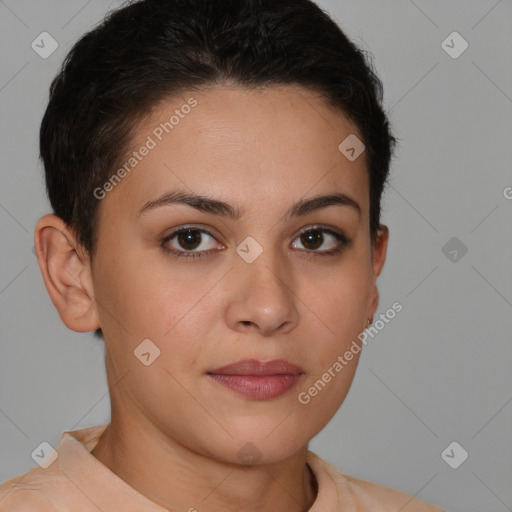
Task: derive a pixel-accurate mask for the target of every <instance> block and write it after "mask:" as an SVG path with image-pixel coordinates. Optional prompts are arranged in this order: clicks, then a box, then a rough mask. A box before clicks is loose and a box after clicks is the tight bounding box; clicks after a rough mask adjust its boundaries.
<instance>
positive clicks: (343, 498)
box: [308, 452, 443, 512]
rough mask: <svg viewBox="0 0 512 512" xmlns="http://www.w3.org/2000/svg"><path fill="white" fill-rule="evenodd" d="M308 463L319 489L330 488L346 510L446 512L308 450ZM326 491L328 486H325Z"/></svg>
mask: <svg viewBox="0 0 512 512" xmlns="http://www.w3.org/2000/svg"><path fill="white" fill-rule="evenodd" d="M308 464H309V465H310V467H312V469H313V472H314V473H315V476H316V477H317V480H318V481H319V486H320V488H321V487H322V485H323V486H324V488H325V487H331V488H332V491H333V492H329V490H327V491H328V492H329V496H330V497H331V496H332V498H334V496H336V498H334V499H337V500H338V503H339V504H340V505H343V506H344V507H345V508H346V509H347V510H353V511H357V512H359V511H361V512H362V511H372V512H396V511H397V510H400V511H401V512H443V510H442V509H440V508H438V507H436V506H434V505H431V504H429V503H426V502H424V501H422V500H419V499H417V498H415V497H414V496H411V495H410V494H407V493H405V492H403V491H399V490H398V489H393V488H390V487H384V486H382V485H379V484H376V483H373V482H369V481H367V480H361V479H358V478H355V477H352V476H349V475H345V474H343V473H341V472H340V471H338V470H337V469H336V468H335V467H334V466H332V465H331V464H329V463H328V462H327V461H325V460H323V459H322V458H320V457H319V456H318V455H316V454H315V453H313V452H308ZM324 490H325V489H324Z"/></svg>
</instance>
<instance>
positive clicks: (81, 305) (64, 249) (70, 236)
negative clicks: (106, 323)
mask: <svg viewBox="0 0 512 512" xmlns="http://www.w3.org/2000/svg"><path fill="white" fill-rule="evenodd" d="M34 248H35V252H36V256H37V261H38V263H39V268H40V270H41V274H42V276H43V281H44V284H45V286H46V289H47V291H48V294H49V295H50V298H51V300H52V302H53V305H54V306H55V308H56V309H57V311H58V313H59V316H60V318H61V320H62V322H63V323H64V324H65V325H66V326H67V327H68V328H69V329H71V330H73V331H77V332H89V331H95V330H96V329H98V328H99V327H100V326H99V322H98V315H97V313H96V305H95V301H94V290H93V289H92V280H91V275H90V272H91V269H90V262H89V258H88V257H87V255H86V253H85V251H83V250H80V245H79V244H78V242H77V240H76V237H75V235H74V233H73V232H72V231H71V230H70V229H69V227H68V226H67V225H66V223H65V222H64V221H63V220H62V219H60V218H59V217H57V216H55V215H45V216H44V217H42V218H41V219H40V220H39V222H38V223H37V225H36V229H35V233H34Z"/></svg>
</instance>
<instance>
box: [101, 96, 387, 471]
mask: <svg viewBox="0 0 512 512" xmlns="http://www.w3.org/2000/svg"><path fill="white" fill-rule="evenodd" d="M191 97H192V98H193V100H190V98H191ZM185 105H189V107H190V108H188V107H185ZM172 116H174V118H173V119H171V118H172ZM170 119H171V121H169V120H170ZM177 119H179V120H178V121H177V122H176V120H177ZM165 122H168V125H165ZM161 123H162V124H161ZM163 127H165V128H166V129H165V128H163ZM351 134H355V135H356V136H357V137H358V138H359V139H362V137H361V136H360V134H359V132H358V130H357V129H356V127H355V126H354V125H353V124H352V123H350V122H349V121H348V120H347V119H346V118H345V117H344V116H343V115H341V114H340V113H339V112H338V111H335V110H334V109H333V108H332V107H329V106H328V105H327V104H325V103H324V102H323V101H322V99H321V98H319V97H318V95H317V94H315V93H313V92H310V91H308V90H306V89H302V88H298V87H291V86H283V87H272V88H269V89H267V90H259V91H256V90H252V91H251V90H247V89H241V88H234V87H233V88H231V87H220V86H219V87H217V88H210V89H204V90H202V91H201V92H197V93H194V94H190V95H184V96H182V97H179V98H174V99H172V100H167V101H165V102H162V103H161V104H159V105H158V106H157V107H155V109H154V110H153V112H152V114H151V116H150V117H148V118H147V119H146V120H145V121H144V122H143V123H142V124H141V125H140V126H138V128H137V133H136V135H135V137H134V138H133V140H132V144H131V148H132V149H131V150H130V154H129V155H128V156H127V158H126V162H127V163H128V165H127V166H126V169H130V171H129V172H126V173H123V172H121V173H120V174H121V177H122V179H121V180H120V181H119V180H116V181H115V185H112V186H108V185H107V187H106V189H108V192H106V194H105V197H104V198H103V199H102V200H101V201H100V222H99V228H98V244H97V250H96V253H95V256H94V259H93V262H92V267H91V275H92V286H93V288H94V296H95V299H96V305H95V308H96V312H97V316H98V319H99V320H98V321H99V325H100V326H101V328H102V330H103V334H104V337H105V344H106V350H107V354H108V357H107V360H108V363H107V371H108V372H109V378H110V379H111V383H112V384H114V383H116V382H118V381H119V380H120V379H121V378H122V380H120V382H119V383H118V384H117V385H116V386H115V388H114V389H113V390H112V395H111V396H112V400H113V402H115V404H116V406H117V407H119V408H120V409H121V410H120V411H119V414H120V415H122V414H125V415H130V416H131V418H132V420H133V418H140V420H141V421H142V420H147V419H149V420H151V422H153V424H155V425H158V427H159V428H160V429H161V430H162V432H164V433H165V434H166V435H168V436H171V437H172V438H174V439H176V440H177V441H178V442H179V443H180V444H182V445H184V446H187V447H189V448H190V449H192V450H194V451H195V452H197V453H200V454H204V455H207V456H209V457H214V458H215V459H218V460H222V461H227V462H232V463H239V462H240V460H241V458H240V457H241V453H240V450H241V449H242V450H244V449H245V450H249V451H250V450H254V452H255V453H258V458H259V460H260V462H261V463H271V462H275V461H279V460H282V459H284V458H286V457H287V456H290V455H291V454H293V453H295V452H297V450H299V449H300V448H303V447H304V446H305V445H307V443H308V442H309V440H310V439H311V438H312V437H314V435H315V434H316V433H318V432H319V431H320V430H321V429H322V428H323V427H324V426H325V425H326V424H327V422H328V421H329V420H330V419H331V417H332V416H333V415H334V414H335V412H336V411H337V409H338V407H339V406H340V405H341V403H342V402H343V400H344V398H345V396H346V394H347V392H348V389H349V387H350V384H351V382H352V379H353V376H354V372H355V369H356V366H357V361H358V358H359V353H358V351H357V350H354V349H353V350H352V353H353V358H352V360H350V361H349V362H346V364H344V365H343V368H342V370H339V366H336V365H335V363H336V361H338V362H339V359H338V357H339V356H343V355H344V354H345V352H347V351H348V350H349V349H350V347H355V346H358V345H359V346H360V342H359V341H358V338H357V337H358V335H359V334H360V333H361V332H362V331H363V329H364V328H365V327H366V325H367V319H368V317H371V316H372V315H373V313H374V311H375V308H376V305H377V302H376V301H377V291H376V287H375V281H376V276H377V275H378V273H379V272H380V268H381V266H382V264H383V259H384V255H385V242H380V245H379V244H378V245H377V246H376V248H375V251H374V254H373V255H372V251H371V244H370V236H369V180H368V174H367V169H366V160H365V155H364V153H363V154H362V155H361V156H359V157H358V158H356V159H355V160H353V161H351V160H349V159H348V158H346V157H345V156H344V154H342V153H341V152H340V150H339V149H338V146H339V145H340V143H341V142H342V141H343V140H344V139H346V137H348V136H349V135H351ZM144 146H145V147H146V148H147V150H141V149H140V148H141V147H144ZM133 150H135V151H137V155H136V156H134V155H133V153H132V151H133ZM130 156H132V157H133V158H134V159H135V160H136V161H135V160H132V161H129V160H128V159H129V157H130ZM130 162H131V163H130ZM112 183H114V182H112ZM177 193H181V194H182V196H181V199H183V197H184V195H190V197H193V195H196V196H206V197H207V198H208V199H209V200H210V202H209V201H206V200H203V201H200V200H197V199H196V200H191V201H189V203H190V204H187V202H186V201H185V202H179V201H176V198H177V197H178V198H179V196H176V194H177ZM321 196H331V199H330V200H324V201H323V202H322V201H317V202H311V199H313V198H318V197H321ZM173 198H174V201H173ZM212 201H213V202H212ZM221 202H222V204H220V203H221ZM224 203H225V204H224ZM194 205H195V206H194ZM297 205H298V206H297ZM308 206H309V207H308ZM184 228H187V230H188V231H182V232H181V233H180V230H183V229H184ZM144 340H146V341H144ZM148 340H150V341H148ZM354 341H355V342H356V343H357V345H354ZM141 343H142V345H141ZM134 352H135V353H134ZM136 354H138V356H139V357H137V355H136ZM141 354H143V355H141ZM141 360H142V361H141ZM244 360H252V361H253V363H254V361H256V362H261V363H265V362H269V361H274V360H281V361H285V362H287V363H288V366H286V364H284V363H281V364H276V365H274V366H273V365H268V366H264V365H261V366H258V365H257V364H255V363H254V364H253V365H252V366H251V365H249V366H243V365H242V366H239V367H237V368H235V369H234V370H233V369H231V370H226V372H225V373H224V374H221V373H220V372H215V371H214V370H217V369H219V368H221V367H224V366H226V365H229V364H232V363H236V362H239V361H244ZM292 365H293V366H292ZM329 370H330V371H329ZM258 371H260V373H258ZM261 372H262V373H261ZM326 373H327V374H329V376H330V379H328V378H327V377H325V374H326ZM233 374H237V375H233ZM263 374H265V375H263ZM278 374H279V375H278ZM123 377H124V378H123ZM319 379H320V380H321V381H322V382H323V385H322V384H319V383H318V381H319ZM315 383H317V385H316V387H315ZM311 388H315V389H316V392H315V391H310V390H311ZM248 443H252V445H254V447H255V448H254V447H252V445H249V444H248ZM248 447H249V448H248ZM242 453H243V452H242ZM249 455H250V454H249ZM253 455H254V454H253Z"/></svg>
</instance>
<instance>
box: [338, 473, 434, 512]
mask: <svg viewBox="0 0 512 512" xmlns="http://www.w3.org/2000/svg"><path fill="white" fill-rule="evenodd" d="M340 475H341V477H342V478H343V479H344V480H345V482H346V485H347V487H348V488H349V489H350V490H351V492H352V493H353V495H354V498H353V499H354V501H356V502H361V504H363V503H364V504H365V505H366V504H367V503H368V505H370V504H371V505H372V506H374V505H377V504H378V505H379V506H380V507H382V510H383V511H384V510H385V511H388V510H389V511H391V510H397V509H398V510H400V511H401V512H443V511H442V509H440V508H438V507H436V506H434V505H432V504H430V503H426V502H425V501H422V500H420V499H418V498H416V497H414V496H412V495H410V494H408V493H406V492H403V491H399V490H398V489H393V488H390V487H384V486H382V485H379V484H376V483H374V482H369V481H367V480H360V479H358V478H354V477H351V476H349V475H343V474H341V473H340ZM368 505H367V506H368ZM368 510H374V509H373V508H371V509H370V508H368ZM379 510H380V509H379Z"/></svg>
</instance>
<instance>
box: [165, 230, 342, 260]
mask: <svg viewBox="0 0 512 512" xmlns="http://www.w3.org/2000/svg"><path fill="white" fill-rule="evenodd" d="M203 235H206V236H207V237H209V238H210V239H211V240H215V238H214V237H213V235H211V234H210V233H209V232H208V231H205V230H204V229H199V228H193V227H188V228H180V229H178V230H176V231H174V232H173V233H171V234H170V235H168V236H167V237H165V238H164V239H163V240H162V247H163V248H164V250H165V251H167V252H169V253H172V254H174V255H176V256H177V257H180V258H183V257H184V258H199V257H202V256H204V255H207V254H209V253H211V252H214V251H217V250H219V249H214V248H212V247H213V246H210V247H208V244H206V247H204V246H203V242H204V241H203ZM325 235H327V240H329V239H330V240H331V244H330V247H329V246H328V247H327V248H326V250H323V251H318V250H317V249H318V248H319V247H322V246H323V245H324V244H325V240H326V236H325ZM174 239H176V242H177V243H178V247H176V246H175V245H172V243H171V242H172V241H174ZM296 240H299V241H300V243H301V244H302V245H303V247H304V246H305V247H304V248H305V249H306V251H309V252H312V253H315V254H314V255H315V256H317V255H332V254H336V253H339V252H341V251H342V249H343V247H344V246H346V245H348V244H349V243H350V240H348V239H347V237H346V236H345V235H344V234H343V233H338V232H336V231H332V230H330V229H327V228H321V227H313V228H308V229H305V230H303V231H301V233H300V234H299V236H298V237H297V238H296ZM201 246H203V247H202V248H201ZM292 246H293V248H294V249H296V248H297V246H296V243H295V242H294V243H292ZM308 246H309V247H308ZM220 248H221V249H222V248H223V246H222V245H221V247H220ZM183 249H184V250H183Z"/></svg>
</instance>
